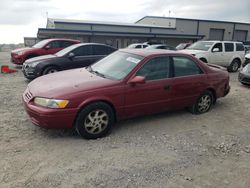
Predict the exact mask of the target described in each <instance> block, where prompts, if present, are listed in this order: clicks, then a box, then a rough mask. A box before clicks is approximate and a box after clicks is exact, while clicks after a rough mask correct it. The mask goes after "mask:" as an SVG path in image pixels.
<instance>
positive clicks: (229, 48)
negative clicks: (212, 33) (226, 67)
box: [224, 43, 234, 52]
mask: <svg viewBox="0 0 250 188" xmlns="http://www.w3.org/2000/svg"><path fill="white" fill-rule="evenodd" d="M224 45H225V52H233V51H234V44H233V43H224Z"/></svg>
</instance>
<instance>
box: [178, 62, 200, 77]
mask: <svg viewBox="0 0 250 188" xmlns="http://www.w3.org/2000/svg"><path fill="white" fill-rule="evenodd" d="M173 63H174V76H175V77H182V76H191V75H197V74H202V71H201V69H200V67H198V66H197V64H196V63H195V62H193V61H192V60H191V59H189V58H186V57H173Z"/></svg>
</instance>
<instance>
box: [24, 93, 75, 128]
mask: <svg viewBox="0 0 250 188" xmlns="http://www.w3.org/2000/svg"><path fill="white" fill-rule="evenodd" d="M23 103H24V107H25V110H26V112H27V114H28V115H29V117H30V120H31V122H32V123H33V124H34V125H37V126H39V127H43V128H47V129H71V128H72V127H73V124H74V120H75V117H76V115H77V111H78V109H49V108H44V107H40V106H36V105H34V103H33V102H26V101H25V99H24V96H23Z"/></svg>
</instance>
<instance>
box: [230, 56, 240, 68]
mask: <svg viewBox="0 0 250 188" xmlns="http://www.w3.org/2000/svg"><path fill="white" fill-rule="evenodd" d="M234 60H238V62H239V67H240V66H241V64H242V61H241V58H240V57H237V56H236V57H233V60H232V61H231V62H233V61H234Z"/></svg>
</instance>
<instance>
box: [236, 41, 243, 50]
mask: <svg viewBox="0 0 250 188" xmlns="http://www.w3.org/2000/svg"><path fill="white" fill-rule="evenodd" d="M236 51H245V49H244V46H243V44H240V43H236Z"/></svg>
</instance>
